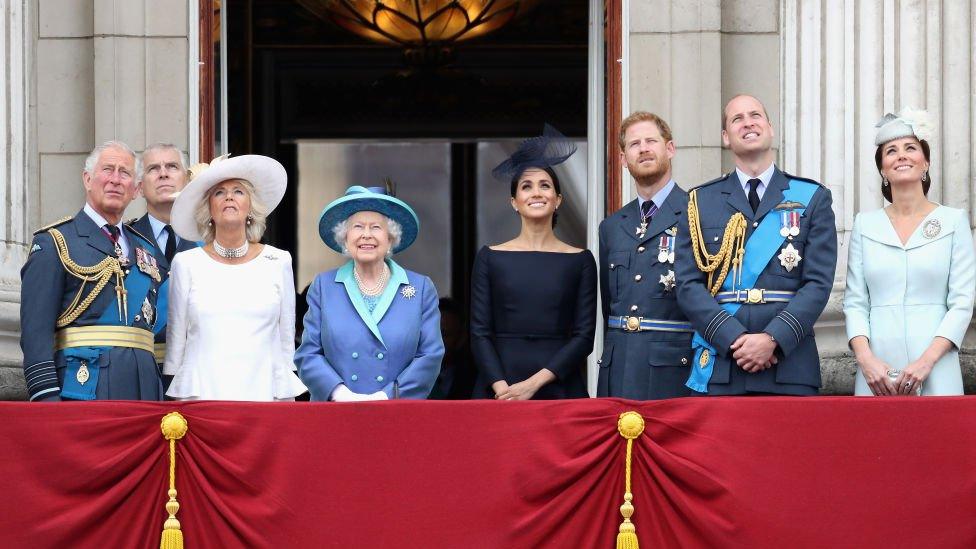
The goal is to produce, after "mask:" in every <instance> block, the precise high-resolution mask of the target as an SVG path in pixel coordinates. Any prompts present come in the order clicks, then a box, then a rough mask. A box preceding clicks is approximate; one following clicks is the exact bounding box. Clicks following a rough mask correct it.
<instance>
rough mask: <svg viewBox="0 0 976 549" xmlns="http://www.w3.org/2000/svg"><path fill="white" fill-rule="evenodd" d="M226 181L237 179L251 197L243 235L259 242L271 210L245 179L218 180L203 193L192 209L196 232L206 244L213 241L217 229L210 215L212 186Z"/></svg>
mask: <svg viewBox="0 0 976 549" xmlns="http://www.w3.org/2000/svg"><path fill="white" fill-rule="evenodd" d="M226 181H239V182H240V183H241V186H243V187H244V190H245V191H247V195H248V198H250V199H251V211H250V212H249V213H248V217H249V218H250V220H251V224H250V225H245V226H244V235H245V237H246V238H247V241H248V242H252V243H255V242H260V241H261V237H263V236H264V230H265V229H266V228H267V221H268V214H269V213H271V212H270V210H268V207H267V206H265V205H264V202H261V199H260V198H259V197H258V194H257V193H256V192H255V191H254V185H252V184H251V182H250V181H248V180H246V179H225V180H224V181H219V182H217V184H216V185H214V186H213V187H211V188H210V190H208V191H207V192H206V193H205V194H204V195H203V199H202V200H200V203H199V204H197V207H196V209H195V210H193V220H194V221H196V222H197V232H199V233H200V234H201V235H202V236H203V241H204V242H206V243H207V244H210V243H211V242H213V241H214V238H215V237H216V236H217V229H216V228H215V227H214V225H213V217H212V216H211V215H210V196H211V195H212V194H213V190H214V187H216V186H217V185H219V184H221V183H224V182H226Z"/></svg>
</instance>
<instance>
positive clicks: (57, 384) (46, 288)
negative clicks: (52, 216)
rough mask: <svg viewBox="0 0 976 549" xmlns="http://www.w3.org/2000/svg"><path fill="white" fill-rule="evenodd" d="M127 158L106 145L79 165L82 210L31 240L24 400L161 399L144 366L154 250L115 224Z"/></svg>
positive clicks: (127, 178) (151, 371) (148, 364)
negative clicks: (84, 197) (83, 199)
mask: <svg viewBox="0 0 976 549" xmlns="http://www.w3.org/2000/svg"><path fill="white" fill-rule="evenodd" d="M137 164H138V163H137V160H136V155H135V153H134V152H133V151H132V149H130V148H129V147H128V145H126V144H124V143H121V142H118V141H109V142H106V143H104V144H102V145H99V146H98V147H96V148H95V150H93V151H92V152H91V154H90V155H89V156H88V158H87V159H86V160H85V168H84V171H83V172H82V179H83V181H84V185H85V194H86V204H85V206H84V208H82V210H81V211H79V212H78V213H77V214H76V215H75V216H74V217H66V218H63V219H61V220H59V221H57V222H55V223H52V224H51V225H48V226H47V227H44V228H42V229H39V230H38V231H36V232H35V233H34V240H33V242H32V243H31V249H30V255H29V256H28V257H27V262H26V263H25V264H24V267H23V269H22V270H21V300H20V322H21V324H20V326H21V337H20V346H21V349H22V350H23V353H24V378H25V381H26V382H27V393H28V398H29V399H30V400H32V401H42V400H44V401H47V400H95V399H99V400H101V399H125V400H162V396H163V390H162V389H163V388H162V384H161V383H160V378H159V369H158V368H157V366H156V361H155V359H154V357H153V332H152V329H153V325H154V324H155V322H156V317H157V301H156V299H157V295H158V292H159V286H160V283H161V279H162V277H161V274H160V270H159V268H160V267H159V265H158V262H157V260H156V259H155V256H154V255H153V250H154V248H153V244H152V243H151V242H149V239H148V238H147V237H145V236H143V235H141V234H139V232H138V231H136V230H134V229H133V228H132V227H129V226H128V225H125V224H123V223H122V214H123V213H124V211H125V208H126V206H128V205H129V203H130V202H131V201H132V199H133V198H134V197H135V193H136V190H135V188H136V183H135V181H136V174H137V173H138V169H137Z"/></svg>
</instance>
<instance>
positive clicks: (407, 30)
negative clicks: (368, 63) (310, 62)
mask: <svg viewBox="0 0 976 549" xmlns="http://www.w3.org/2000/svg"><path fill="white" fill-rule="evenodd" d="M538 2H539V0H298V3H299V4H301V5H302V6H304V7H305V8H306V9H308V10H310V11H312V12H314V13H317V14H326V13H327V14H328V17H329V18H330V19H331V20H332V21H334V22H335V23H337V24H338V25H340V26H341V27H343V28H345V29H346V30H348V31H350V32H353V33H355V34H358V35H359V36H362V37H364V38H367V39H369V40H372V41H374V42H378V43H381V44H389V45H399V46H403V47H406V48H408V49H416V48H420V49H429V48H436V47H445V46H450V45H451V44H454V43H457V42H461V41H463V40H469V39H471V38H475V37H477V36H482V35H485V34H488V33H490V32H492V31H494V30H497V29H498V28H500V27H502V26H504V25H505V24H506V23H508V22H509V21H511V20H512V19H514V18H516V17H518V16H519V15H521V14H522V13H524V12H525V11H526V10H528V9H529V8H530V7H531V6H532V5H533V4H536V3H538Z"/></svg>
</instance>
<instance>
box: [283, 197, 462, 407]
mask: <svg viewBox="0 0 976 549" xmlns="http://www.w3.org/2000/svg"><path fill="white" fill-rule="evenodd" d="M419 229H420V223H419V221H418V219H417V214H415V213H414V211H413V209H411V208H410V206H408V205H407V204H406V203H404V202H403V201H401V200H398V199H396V198H394V197H392V196H389V195H387V194H386V193H385V191H384V190H383V189H382V188H378V187H371V188H368V189H367V188H364V187H359V186H353V187H350V188H349V189H348V190H347V191H346V194H345V195H344V196H342V197H340V198H338V199H336V200H334V201H332V202H331V203H330V204H329V205H328V206H326V207H325V210H323V211H322V215H321V216H320V217H319V236H321V237H322V240H323V241H324V242H325V244H326V245H327V246H328V247H329V248H332V249H333V250H335V251H336V252H339V253H341V254H342V255H344V256H346V257H349V261H348V262H347V263H346V264H345V265H343V266H342V267H339V268H338V269H333V270H330V271H325V272H323V273H320V274H319V275H318V276H316V277H315V280H314V281H313V282H312V284H311V286H310V287H309V290H308V313H306V314H305V331H304V334H303V335H302V343H301V345H300V346H299V348H298V351H297V352H296V353H295V364H296V365H297V366H298V375H299V377H301V379H302V381H303V382H304V383H305V385H306V386H307V387H308V388H309V391H310V392H311V397H312V400H333V401H337V402H353V401H364V400H386V399H392V398H414V399H422V398H427V395H428V393H430V390H431V388H432V387H433V385H434V381H435V380H436V379H437V374H438V372H439V371H440V367H441V358H442V357H443V356H444V343H443V341H442V340H441V333H440V313H439V311H438V308H437V303H438V296H437V290H436V289H435V288H434V284H433V282H431V280H430V278H428V277H426V276H424V275H421V274H417V273H415V272H412V271H408V270H406V269H404V268H403V267H400V266H399V265H397V263H396V262H395V261H393V259H391V256H392V255H393V254H394V253H397V252H400V251H402V250H405V249H406V248H407V247H409V246H410V244H412V243H413V241H414V240H415V239H416V238H417V232H418V231H419Z"/></svg>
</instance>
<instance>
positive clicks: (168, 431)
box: [159, 412, 189, 549]
mask: <svg viewBox="0 0 976 549" xmlns="http://www.w3.org/2000/svg"><path fill="white" fill-rule="evenodd" d="M160 427H161V429H162V431H163V438H165V439H166V440H168V441H169V492H167V495H168V496H169V501H167V502H166V512H167V513H169V518H168V519H166V522H165V523H164V524H163V536H162V538H161V539H160V542H159V547H160V549H183V532H182V531H181V530H180V521H179V520H177V518H176V513H177V512H179V510H180V504H179V502H178V501H176V441H177V440H179V439H181V438H183V436H184V435H186V432H187V431H188V430H189V427H188V426H187V423H186V418H184V417H183V416H182V415H181V414H180V413H179V412H170V413H168V414H166V415H165V416H163V421H162V422H161V424H160Z"/></svg>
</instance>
